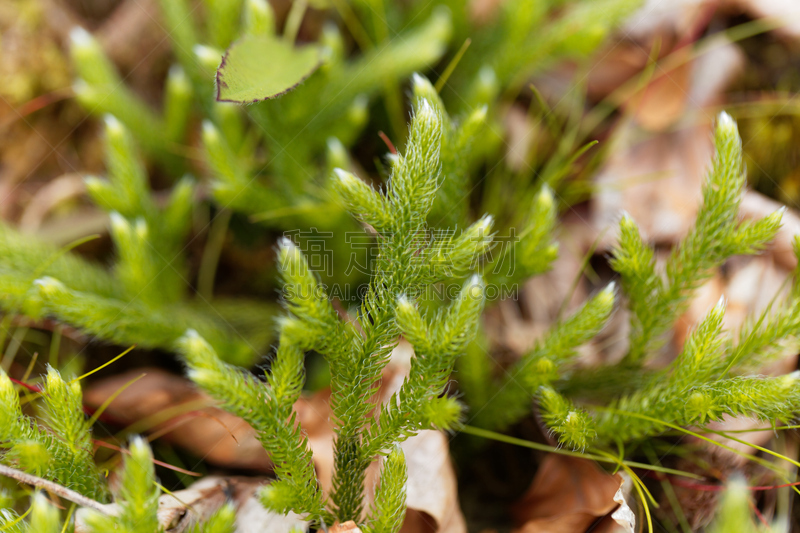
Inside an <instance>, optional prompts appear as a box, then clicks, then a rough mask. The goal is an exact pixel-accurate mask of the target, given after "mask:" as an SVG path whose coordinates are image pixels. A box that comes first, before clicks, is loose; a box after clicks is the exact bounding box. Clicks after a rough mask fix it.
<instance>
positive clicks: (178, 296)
mask: <svg viewBox="0 0 800 533" xmlns="http://www.w3.org/2000/svg"><path fill="white" fill-rule="evenodd" d="M105 140H106V143H105V144H106V166H107V168H108V179H100V178H94V177H90V178H87V180H86V184H87V189H88V191H89V194H90V195H91V197H92V199H93V200H94V201H95V202H96V203H97V204H98V205H99V206H101V207H102V208H104V209H105V210H107V211H108V212H109V213H110V220H111V238H112V240H113V242H114V244H115V247H116V251H117V255H116V262H115V263H114V265H113V268H112V269H111V271H108V270H105V269H103V268H101V267H99V266H98V265H96V264H93V263H91V262H89V261H86V260H83V259H81V258H80V257H79V256H77V255H75V254H72V253H68V252H67V251H66V250H59V249H58V248H56V247H54V246H52V245H49V244H47V243H43V242H38V241H37V240H36V239H34V238H30V237H24V236H22V235H19V234H18V233H16V232H15V231H14V230H13V229H11V228H9V227H6V226H3V227H1V228H0V252H2V255H3V259H2V261H0V287H1V288H2V289H3V290H2V292H3V294H2V296H1V297H0V306H2V307H3V309H4V310H5V311H6V312H9V313H24V314H25V315H27V316H30V317H33V318H36V319H41V318H49V317H51V318H55V319H57V320H59V321H61V322H63V323H66V324H69V325H71V326H74V327H77V328H79V329H80V330H82V331H84V332H86V333H88V334H90V335H92V336H93V337H96V338H99V339H102V340H106V341H110V342H114V343H116V344H120V345H131V344H136V345H138V346H140V347H143V348H161V349H166V350H172V349H173V348H174V343H175V341H176V340H177V339H178V338H179V337H180V336H181V335H183V333H184V332H185V331H186V328H188V327H193V328H195V329H197V330H199V331H202V332H203V334H204V335H205V337H206V338H207V339H208V340H209V342H212V343H213V344H214V346H215V347H217V348H218V349H219V350H220V352H221V353H224V354H225V357H226V358H227V359H228V360H230V361H234V362H236V363H238V364H242V365H247V364H249V363H250V362H252V360H253V358H254V357H255V353H254V350H253V349H252V347H251V346H249V345H248V344H247V343H245V342H244V341H242V340H241V338H240V337H238V336H237V335H235V334H234V333H233V332H232V331H231V330H230V329H229V328H228V327H227V325H226V324H225V320H224V319H223V318H221V317H220V315H219V314H218V313H211V312H204V311H201V310H199V308H198V306H196V305H193V304H192V303H191V301H190V300H189V299H188V295H187V290H188V288H189V282H188V280H187V276H188V274H187V268H186V265H185V255H184V246H185V242H186V239H187V236H188V232H189V229H190V224H191V220H192V216H191V214H192V208H193V204H194V202H195V186H194V184H193V181H192V180H191V179H190V178H188V177H187V178H184V179H182V180H181V181H179V182H178V183H177V184H176V185H175V187H174V188H173V189H172V191H171V194H170V195H169V199H168V201H167V202H166V205H164V206H158V205H157V204H156V202H155V200H154V199H153V195H152V193H151V191H150V187H149V184H148V177H147V173H146V171H145V168H144V164H143V162H142V160H141V158H140V157H139V155H138V153H137V149H136V146H135V145H134V141H133V138H132V136H131V134H130V133H129V132H128V130H127V129H126V128H125V127H124V126H123V125H122V123H120V122H119V121H118V120H116V119H115V118H113V117H111V116H108V117H106V139H105Z"/></svg>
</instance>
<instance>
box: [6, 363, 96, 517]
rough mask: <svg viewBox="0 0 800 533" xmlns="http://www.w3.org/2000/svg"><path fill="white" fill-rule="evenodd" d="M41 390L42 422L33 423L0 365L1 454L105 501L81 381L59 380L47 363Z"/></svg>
mask: <svg viewBox="0 0 800 533" xmlns="http://www.w3.org/2000/svg"><path fill="white" fill-rule="evenodd" d="M41 395H42V406H43V410H42V411H43V412H42V415H43V416H42V419H43V423H38V422H36V421H35V420H34V419H32V418H31V417H29V416H26V415H24V414H23V413H22V409H21V406H20V398H19V393H18V392H17V389H16V387H15V386H14V383H13V382H12V381H11V379H10V378H9V377H8V375H7V374H6V373H5V372H4V371H2V370H0V442H2V443H3V449H2V453H0V460H1V461H2V462H3V463H5V464H9V465H11V466H14V467H16V468H19V469H21V470H23V471H26V472H28V473H31V474H34V475H37V476H40V477H44V478H45V479H49V480H52V481H55V482H57V483H59V484H60V485H63V486H65V487H67V488H69V489H72V490H74V491H77V492H80V493H81V494H84V495H86V496H89V497H90V498H93V499H95V500H98V501H101V502H102V501H106V500H107V499H108V489H107V488H106V484H105V480H104V478H103V475H102V474H101V473H100V470H99V469H98V468H97V466H96V465H95V463H94V452H93V447H92V440H91V432H90V428H89V425H88V422H87V421H86V418H85V417H84V413H83V404H82V401H83V395H82V393H81V388H80V384H79V383H78V382H74V381H72V382H67V381H64V379H62V378H61V375H60V374H59V373H58V372H57V371H56V370H54V369H52V368H50V369H49V370H48V373H47V377H46V379H45V381H44V385H43V388H42V393H41Z"/></svg>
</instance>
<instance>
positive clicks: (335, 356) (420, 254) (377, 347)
mask: <svg viewBox="0 0 800 533" xmlns="http://www.w3.org/2000/svg"><path fill="white" fill-rule="evenodd" d="M443 125H444V119H443V117H442V114H441V112H440V111H439V110H438V109H437V108H436V107H434V106H433V105H431V104H430V103H429V102H428V101H427V100H425V99H422V100H420V101H419V103H418V105H417V108H416V111H415V114H414V117H413V119H412V122H411V127H410V129H409V140H408V144H407V146H406V149H405V152H404V153H403V154H402V155H398V156H397V157H395V158H393V159H392V176H391V179H390V181H389V184H388V187H387V189H386V191H385V194H381V193H380V192H378V191H376V190H374V189H373V188H372V187H370V186H369V185H367V184H366V183H364V182H363V181H361V180H360V179H359V178H357V177H356V176H354V175H353V174H351V173H349V172H347V171H344V170H340V169H339V170H337V171H336V175H337V178H336V179H337V181H336V190H337V192H338V194H339V195H340V197H341V198H342V200H343V201H344V202H345V205H347V206H348V210H349V211H350V212H351V213H353V214H354V215H355V216H356V217H358V218H359V219H360V220H362V221H363V222H365V223H368V224H370V225H371V226H372V227H373V228H374V229H375V230H376V231H377V232H378V234H379V235H380V239H379V250H380V253H379V256H378V259H377V262H376V267H375V272H374V275H373V277H372V280H371V282H370V284H369V288H368V291H367V295H366V297H365V299H364V302H363V303H362V305H361V308H360V312H359V317H358V319H357V320H358V327H356V326H355V325H354V323H353V322H350V321H343V320H342V319H341V318H340V317H339V315H338V314H337V312H336V311H335V310H334V308H333V307H332V305H331V302H330V301H329V300H328V298H327V296H326V294H325V291H324V288H323V287H322V286H321V285H320V284H319V282H318V280H317V279H316V277H315V276H314V275H313V273H312V272H310V271H309V269H308V265H307V264H306V261H305V259H304V257H303V256H302V254H301V253H300V251H299V250H298V249H297V247H296V246H295V245H294V244H292V243H291V241H288V240H284V241H283V242H282V244H281V247H280V252H279V264H280V268H281V272H282V275H283V278H284V295H285V298H286V305H287V310H288V311H289V314H288V315H287V316H286V318H285V319H283V320H282V321H281V323H280V344H279V346H278V352H277V354H276V357H275V360H274V361H273V364H272V369H271V372H270V373H269V375H268V376H267V378H266V383H262V382H260V381H258V380H256V379H254V378H252V377H250V376H249V375H245V374H242V373H241V372H239V371H238V370H236V369H234V368H232V367H230V366H228V365H225V364H224V363H222V362H221V361H220V360H219V359H218V358H217V356H216V355H215V354H214V353H213V352H212V351H211V349H210V347H209V346H208V344H206V343H205V342H204V341H203V340H202V339H200V338H199V337H198V336H197V334H195V333H191V334H189V335H187V337H185V339H184V341H183V352H184V354H185V357H186V360H187V363H188V364H189V367H190V376H191V377H192V379H193V380H194V381H195V382H197V383H198V384H199V385H200V386H202V387H203V388H204V389H205V390H206V391H208V392H209V393H210V394H211V395H212V396H214V397H216V398H217V399H219V400H220V401H222V402H223V403H224V405H225V406H226V407H227V408H228V409H230V410H231V411H232V412H234V413H236V414H239V415H240V416H242V417H243V418H245V419H246V420H248V422H250V423H251V424H252V425H253V427H255V428H256V430H257V431H258V433H259V437H260V438H261V440H262V442H263V444H264V446H265V448H266V449H267V450H268V451H269V452H270V454H271V456H272V458H273V461H274V462H275V471H276V474H277V476H278V481H277V482H275V483H272V484H271V485H270V486H269V487H267V488H265V489H264V490H263V491H262V501H263V503H264V504H265V505H266V506H267V507H268V508H271V509H274V510H277V511H280V512H286V511H289V510H292V511H295V512H297V513H300V514H302V515H304V516H306V517H308V518H309V519H311V520H314V521H316V522H320V523H326V524H331V523H333V521H334V520H338V521H346V520H356V521H358V522H360V523H361V524H363V525H364V527H365V528H368V529H370V528H373V529H370V530H371V531H376V532H377V531H397V530H398V529H399V526H400V525H401V523H402V516H403V507H404V505H403V502H404V496H403V493H404V491H403V485H404V482H405V467H404V462H403V459H402V454H401V453H400V452H399V450H397V449H396V448H395V447H396V445H397V444H398V443H399V442H402V441H403V440H405V439H407V438H408V437H410V436H413V435H415V434H416V433H417V432H418V431H420V430H422V429H427V428H443V429H447V428H452V427H455V426H456V425H457V424H458V420H459V416H460V413H461V409H460V407H459V406H458V404H457V403H456V402H455V401H454V400H453V399H451V398H448V397H447V396H441V395H442V393H443V392H444V389H445V386H446V384H447V380H448V379H449V375H450V372H451V371H452V368H453V364H454V362H455V358H456V357H457V356H458V355H459V354H460V353H462V352H463V350H464V349H465V346H466V344H467V343H468V342H469V340H470V338H471V335H472V332H473V331H474V330H475V327H476V324H477V320H478V317H479V316H480V313H481V310H482V306H483V281H482V280H481V279H480V277H478V276H473V277H472V278H470V279H468V280H467V281H466V283H465V284H464V286H463V288H462V290H461V292H460V294H459V296H458V297H457V298H456V299H455V301H453V302H452V303H451V304H450V306H449V307H447V308H443V309H442V310H441V311H439V312H438V313H437V314H436V315H435V316H429V317H425V316H423V315H422V314H420V311H419V309H418V308H417V306H416V305H415V301H416V300H417V298H418V297H419V296H420V295H421V294H423V292H424V290H425V288H426V287H427V286H429V285H430V284H432V283H437V282H441V281H445V280H447V279H450V276H449V275H448V274H447V273H450V272H466V271H468V270H469V267H470V265H472V264H473V263H474V261H475V257H476V255H478V256H480V255H481V254H482V253H484V252H485V251H486V250H487V249H488V248H489V246H490V244H491V235H490V233H489V232H490V230H491V219H490V218H488V217H487V218H482V219H480V220H479V221H478V222H476V223H474V224H473V225H471V226H470V227H469V228H467V229H466V230H465V231H464V232H463V233H462V234H460V235H458V236H453V237H451V240H450V241H449V242H448V243H447V244H448V247H447V249H448V250H450V251H451V252H452V253H450V254H442V253H441V252H442V250H443V249H444V248H443V247H442V245H441V243H438V242H436V241H435V240H433V239H432V236H431V233H430V232H428V231H427V225H426V219H427V217H428V215H429V213H430V210H431V206H432V205H433V204H434V201H435V197H436V193H437V189H438V188H439V184H440V166H441V163H440V160H439V154H440V147H441V142H442V129H443ZM400 333H402V334H403V335H404V336H405V337H406V338H407V339H408V340H409V342H411V343H412V345H413V346H414V348H415V357H414V358H413V360H412V365H411V370H410V374H409V376H408V377H407V378H406V380H405V381H404V383H403V385H402V386H401V388H400V390H399V391H398V392H397V393H396V394H395V395H394V396H393V397H392V399H391V400H390V401H389V402H388V403H387V404H385V405H382V406H379V405H376V403H375V401H376V400H375V398H374V394H373V392H374V388H375V387H376V386H377V385H378V383H379V381H380V379H381V375H382V371H383V369H384V367H385V366H386V364H387V363H388V361H389V356H390V354H391V352H392V349H393V348H394V346H395V345H396V344H397V339H398V335H399V334H400ZM312 349H313V350H316V351H318V352H320V353H322V354H323V355H324V356H325V357H326V358H327V360H328V362H329V364H330V369H331V389H332V393H331V407H332V410H333V415H334V423H335V429H336V435H337V436H336V450H335V451H336V461H335V467H336V470H335V473H334V489H333V492H332V494H331V496H330V498H329V499H327V498H326V497H325V496H324V495H323V494H322V491H321V490H320V488H319V486H318V484H317V482H316V473H315V472H314V467H313V463H312V462H311V454H310V451H309V449H308V446H307V442H306V439H305V437H304V435H303V434H302V433H301V430H300V428H298V427H297V426H296V425H295V423H294V415H293V412H292V405H293V404H294V402H295V401H296V400H297V399H298V397H299V394H300V390H301V387H302V383H303V379H304V375H303V364H302V363H303V361H302V358H303V353H304V352H305V351H308V350H312ZM376 408H377V409H378V412H379V415H378V416H377V417H376V418H373V417H372V416H371V413H372V412H373V411H374V410H375V409H376ZM393 450H394V451H393ZM380 456H386V458H385V459H384V466H383V469H382V475H381V483H380V488H379V490H378V494H377V496H376V502H375V506H374V508H373V510H372V512H371V513H370V514H369V515H368V518H367V519H366V521H365V516H364V514H363V512H364V510H363V491H364V476H365V472H366V468H367V466H368V465H369V464H370V462H372V461H373V460H375V459H376V458H377V457H380Z"/></svg>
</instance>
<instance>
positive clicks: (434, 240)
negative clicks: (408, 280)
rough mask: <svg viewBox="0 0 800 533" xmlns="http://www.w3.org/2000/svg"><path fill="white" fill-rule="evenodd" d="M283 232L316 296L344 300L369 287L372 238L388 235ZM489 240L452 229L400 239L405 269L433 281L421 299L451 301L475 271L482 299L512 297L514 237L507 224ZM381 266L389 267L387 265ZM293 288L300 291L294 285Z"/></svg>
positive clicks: (374, 250)
mask: <svg viewBox="0 0 800 533" xmlns="http://www.w3.org/2000/svg"><path fill="white" fill-rule="evenodd" d="M284 236H285V237H286V238H288V239H289V240H291V241H292V242H293V243H294V244H295V246H297V247H298V249H299V250H300V251H301V252H302V253H303V255H304V256H305V259H306V263H307V265H308V269H309V270H310V271H311V272H313V273H314V274H315V275H316V276H317V277H318V278H320V279H321V280H322V283H321V284H320V285H319V286H318V287H317V289H316V290H318V291H321V294H318V295H315V296H323V297H327V298H331V299H336V300H339V301H342V302H348V303H354V302H359V301H362V300H363V299H364V297H365V296H366V294H367V291H368V290H369V284H368V283H367V281H366V280H368V279H369V277H370V276H371V275H372V274H373V273H374V270H375V266H376V264H378V261H379V260H380V259H381V257H380V247H379V246H377V245H376V241H377V239H392V238H393V236H392V235H386V234H382V235H380V236H376V235H375V234H374V233H370V232H368V231H366V230H363V231H349V232H344V233H343V234H335V233H334V232H332V231H319V230H317V229H316V228H311V229H309V230H304V231H301V230H294V231H289V232H286V233H285V234H284ZM492 240H493V244H492V245H491V246H488V245H487V242H488V239H487V236H486V235H483V234H482V233H480V232H473V234H470V235H468V238H464V234H463V233H461V232H456V231H454V230H431V231H429V232H427V233H426V234H424V235H419V236H414V238H411V239H409V238H405V239H404V242H407V243H409V244H408V254H407V255H406V259H407V262H406V263H405V267H404V268H406V269H411V270H412V271H413V270H415V269H416V270H418V273H419V274H421V277H422V278H423V279H428V280H430V279H435V280H437V282H436V283H433V284H431V285H430V286H429V287H428V288H427V289H426V291H425V294H424V297H425V299H434V300H441V301H449V300H453V299H454V298H455V297H456V296H457V295H458V293H459V292H460V291H461V288H462V280H463V278H465V277H466V276H467V275H469V274H471V273H472V272H480V273H481V274H483V276H484V278H485V279H486V281H487V283H486V289H485V296H486V299H487V300H489V301H496V300H505V299H515V298H516V295H517V292H518V288H519V287H518V284H517V283H516V282H512V281H511V280H513V279H514V276H513V274H514V269H515V268H516V261H515V257H514V254H515V244H516V243H517V242H518V241H519V238H518V237H517V235H516V232H515V231H514V229H513V228H512V229H511V230H509V233H508V235H504V236H501V237H498V236H497V235H493V236H492ZM281 267H282V268H283V269H284V270H286V269H291V268H293V266H292V265H291V264H287V265H281ZM384 267H388V268H391V264H389V265H384ZM337 276H338V277H337ZM353 280H357V281H353ZM292 290H303V289H301V288H297V287H294V288H292ZM287 296H300V297H302V296H308V295H288V294H287ZM420 296H423V295H420Z"/></svg>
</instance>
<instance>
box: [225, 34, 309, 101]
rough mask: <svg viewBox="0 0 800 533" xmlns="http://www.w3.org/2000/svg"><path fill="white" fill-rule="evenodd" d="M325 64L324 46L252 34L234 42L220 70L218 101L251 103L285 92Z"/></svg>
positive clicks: (226, 53)
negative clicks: (299, 43) (301, 44)
mask: <svg viewBox="0 0 800 533" xmlns="http://www.w3.org/2000/svg"><path fill="white" fill-rule="evenodd" d="M321 63H322V55H321V48H320V47H318V46H314V45H307V46H301V47H294V46H292V45H290V44H288V43H286V42H284V41H282V40H280V39H278V38H276V37H272V36H268V35H248V36H245V37H243V38H241V39H239V40H238V41H236V42H235V43H233V44H232V45H231V46H230V47H229V48H228V50H227V51H226V52H225V55H224V56H222V63H220V66H219V68H218V69H217V100H218V101H220V102H238V103H241V104H249V103H253V102H258V101H260V100H268V99H270V98H276V97H278V96H281V95H282V94H285V93H287V92H289V91H291V90H292V89H294V88H295V87H297V86H298V85H300V83H302V82H303V80H305V79H306V78H308V77H309V76H310V75H311V74H313V73H314V71H315V70H317V68H319V66H320V64H321Z"/></svg>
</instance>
